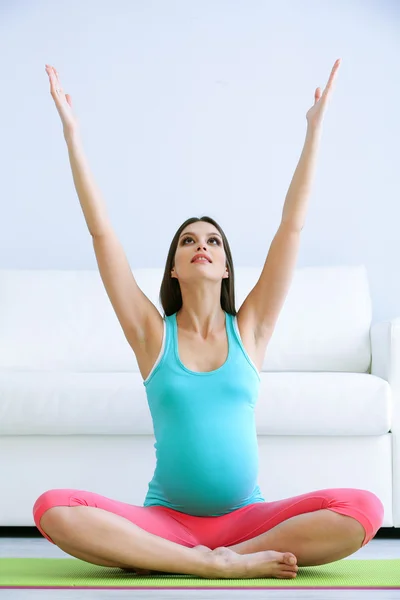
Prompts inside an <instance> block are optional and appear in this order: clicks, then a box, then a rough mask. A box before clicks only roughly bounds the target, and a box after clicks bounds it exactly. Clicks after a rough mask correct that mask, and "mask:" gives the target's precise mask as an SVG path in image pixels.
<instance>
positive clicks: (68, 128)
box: [45, 65, 78, 134]
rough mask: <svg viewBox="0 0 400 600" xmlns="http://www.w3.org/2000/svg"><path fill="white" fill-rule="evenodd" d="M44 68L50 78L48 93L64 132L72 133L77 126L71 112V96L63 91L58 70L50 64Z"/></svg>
mask: <svg viewBox="0 0 400 600" xmlns="http://www.w3.org/2000/svg"><path fill="white" fill-rule="evenodd" d="M45 68H46V73H47V75H48V76H49V80H50V94H51V95H52V98H53V100H54V103H55V105H56V108H57V110H58V114H59V115H60V117H61V121H62V124H63V129H64V134H66V133H68V134H69V133H72V132H74V131H76V129H77V128H78V121H77V118H76V117H75V115H74V114H73V112H72V99H71V96H70V95H69V94H65V93H64V90H63V88H62V85H61V82H60V78H59V76H58V72H57V71H56V70H55V68H54V67H52V66H51V65H46V67H45Z"/></svg>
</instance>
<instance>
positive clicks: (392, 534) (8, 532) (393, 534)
mask: <svg viewBox="0 0 400 600" xmlns="http://www.w3.org/2000/svg"><path fill="white" fill-rule="evenodd" d="M2 537H3V538H6V537H7V538H43V536H42V534H41V533H40V531H39V529H37V527H0V538H2ZM375 538H377V539H379V538H381V539H397V540H400V527H381V528H380V529H379V530H378V532H377V534H376V536H375ZM43 539H45V538H43Z"/></svg>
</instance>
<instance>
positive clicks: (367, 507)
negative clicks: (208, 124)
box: [357, 490, 385, 531]
mask: <svg viewBox="0 0 400 600" xmlns="http://www.w3.org/2000/svg"><path fill="white" fill-rule="evenodd" d="M357 505H358V507H359V508H360V509H361V510H362V511H363V512H364V513H365V514H366V515H367V516H368V519H369V520H370V521H371V523H372V525H373V527H374V529H375V530H376V531H378V529H379V528H380V527H382V524H383V519H384V515H385V507H384V506H383V504H382V502H381V500H380V499H379V498H378V496H377V495H376V494H374V493H373V492H370V491H369V490H357Z"/></svg>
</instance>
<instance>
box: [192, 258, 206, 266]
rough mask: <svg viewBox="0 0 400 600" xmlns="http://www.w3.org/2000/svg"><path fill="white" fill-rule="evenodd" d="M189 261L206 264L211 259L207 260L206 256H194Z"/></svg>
mask: <svg viewBox="0 0 400 600" xmlns="http://www.w3.org/2000/svg"><path fill="white" fill-rule="evenodd" d="M191 262H192V263H193V264H195V263H199V264H202V263H204V264H206V265H207V264H210V263H211V261H210V260H208V258H196V259H195V260H192V261H191Z"/></svg>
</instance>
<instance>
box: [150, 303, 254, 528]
mask: <svg viewBox="0 0 400 600" xmlns="http://www.w3.org/2000/svg"><path fill="white" fill-rule="evenodd" d="M225 315H226V316H225V327H226V332H227V336H228V344H229V351H228V358H227V360H226V362H225V363H224V364H223V365H222V366H221V367H220V368H219V369H216V370H214V371H209V372H201V373H199V372H196V371H190V370H189V369H187V368H186V367H185V366H184V365H183V363H182V362H181V360H180V357H179V351H178V330H177V321H176V313H175V314H173V315H171V316H169V317H165V318H164V337H163V344H162V348H161V351H160V354H159V357H158V359H157V361H156V363H155V365H154V366H153V369H152V371H151V372H150V374H149V376H148V377H147V379H146V380H145V381H143V385H144V386H145V388H146V394H147V401H148V404H149V408H150V412H151V416H152V419H153V427H154V436H155V440H156V442H155V444H154V447H155V451H156V468H155V471H154V475H153V478H152V480H151V481H150V483H149V487H148V491H147V495H146V498H145V501H144V504H143V506H167V507H168V508H172V509H174V510H176V511H179V512H183V513H186V514H189V515H196V516H220V515H224V514H227V513H230V512H232V511H234V510H237V509H238V508H242V507H243V506H246V505H248V504H252V503H255V502H265V499H264V498H263V496H262V494H261V491H260V488H259V486H258V443H257V433H256V425H255V416H254V408H255V404H256V402H257V399H258V394H259V387H260V375H259V373H258V370H257V368H256V366H255V365H254V363H253V362H252V360H251V359H250V357H249V356H248V354H247V352H246V350H245V348H244V346H243V344H242V341H241V338H240V333H239V329H238V326H237V319H236V317H234V316H233V315H231V314H229V313H227V312H225Z"/></svg>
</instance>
